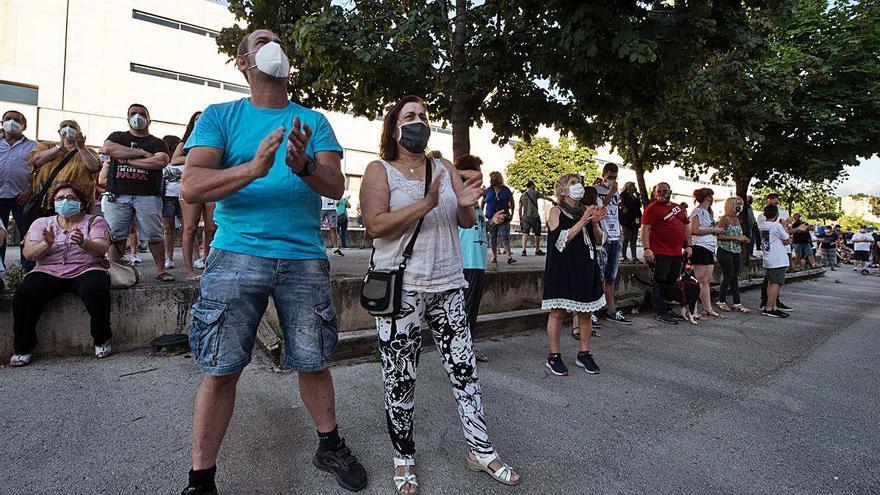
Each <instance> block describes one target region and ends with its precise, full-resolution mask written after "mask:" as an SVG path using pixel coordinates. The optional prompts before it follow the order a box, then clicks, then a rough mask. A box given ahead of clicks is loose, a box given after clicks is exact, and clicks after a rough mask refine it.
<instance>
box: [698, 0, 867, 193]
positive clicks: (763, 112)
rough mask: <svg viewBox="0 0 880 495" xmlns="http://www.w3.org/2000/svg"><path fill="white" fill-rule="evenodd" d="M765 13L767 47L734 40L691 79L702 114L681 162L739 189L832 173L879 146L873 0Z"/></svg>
mask: <svg viewBox="0 0 880 495" xmlns="http://www.w3.org/2000/svg"><path fill="white" fill-rule="evenodd" d="M771 21H772V22H771V24H770V25H771V27H772V31H771V34H770V36H769V40H770V50H769V51H768V52H767V54H766V56H755V53H754V52H750V51H741V50H737V49H734V50H731V51H728V52H725V53H723V54H721V55H719V56H718V57H715V58H713V59H711V60H710V62H709V63H708V64H706V66H705V67H703V68H702V69H701V71H700V72H699V73H698V75H697V77H696V78H695V80H694V87H695V93H694V94H695V95H697V100H698V102H699V106H700V107H701V108H704V109H706V110H707V111H706V112H705V113H706V115H707V116H709V118H706V119H703V120H702V121H700V122H699V125H698V126H694V127H693V128H691V129H688V130H687V137H686V139H687V148H686V149H687V152H686V153H685V156H684V157H683V159H682V162H681V164H682V166H684V167H685V168H686V169H693V170H698V171H701V172H706V171H709V170H713V171H714V175H715V179H716V180H728V179H732V180H733V181H734V182H735V183H736V186H737V194H738V195H740V196H744V195H745V194H747V192H748V188H749V186H750V184H752V183H753V182H755V181H758V182H759V183H760V184H762V185H765V186H768V187H782V186H784V185H785V183H786V182H790V181H802V182H825V181H834V180H839V179H841V178H842V177H843V176H844V170H845V167H846V166H848V165H849V166H855V165H858V159H859V157H869V156H871V155H873V154H874V153H876V152H877V151H878V150H880V99H878V98H877V94H878V92H880V59H878V57H877V53H878V52H880V2H878V1H877V0H866V1H861V2H844V1H832V2H828V1H826V0H798V1H795V2H793V4H792V9H791V10H790V11H789V12H788V13H786V14H784V15H776V16H774V17H772V18H771ZM754 22H763V21H758V20H755V21H754Z"/></svg>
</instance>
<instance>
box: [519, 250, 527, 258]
mask: <svg viewBox="0 0 880 495" xmlns="http://www.w3.org/2000/svg"><path fill="white" fill-rule="evenodd" d="M520 254H521V255H522V256H528V255H527V254H526V250H525V249H523V250H522V253H520Z"/></svg>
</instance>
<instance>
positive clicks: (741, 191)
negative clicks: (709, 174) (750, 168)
mask: <svg viewBox="0 0 880 495" xmlns="http://www.w3.org/2000/svg"><path fill="white" fill-rule="evenodd" d="M733 182H734V184H736V195H737V196H739V197H740V198H742V200H743V202H746V199H747V197H748V195H749V183H750V182H752V178H751V177H743V176H741V175H739V174H737V173H734V174H733Z"/></svg>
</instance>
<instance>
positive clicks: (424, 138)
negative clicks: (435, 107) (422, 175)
mask: <svg viewBox="0 0 880 495" xmlns="http://www.w3.org/2000/svg"><path fill="white" fill-rule="evenodd" d="M398 133H399V134H400V137H399V138H397V142H398V143H399V144H400V145H401V146H402V147H403V149H405V150H406V151H409V152H410V153H412V154H414V155H418V154H421V153H424V152H425V148H427V147H428V138H430V137H431V128H430V127H428V125H427V124H425V123H424V122H421V121H417V122H408V123H406V124H403V125H401V126H400V127H398Z"/></svg>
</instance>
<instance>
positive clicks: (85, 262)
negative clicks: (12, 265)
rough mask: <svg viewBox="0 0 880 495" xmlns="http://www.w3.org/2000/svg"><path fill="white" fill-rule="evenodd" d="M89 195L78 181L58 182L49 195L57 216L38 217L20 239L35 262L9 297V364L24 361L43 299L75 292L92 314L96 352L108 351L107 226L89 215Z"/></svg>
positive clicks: (34, 336)
mask: <svg viewBox="0 0 880 495" xmlns="http://www.w3.org/2000/svg"><path fill="white" fill-rule="evenodd" d="M90 199H91V198H89V197H88V196H87V195H86V193H85V192H83V190H82V189H80V188H79V186H77V185H76V184H73V183H65V184H59V185H58V186H57V187H56V188H55V191H54V193H53V194H52V204H53V205H54V207H55V211H56V212H57V214H56V215H53V216H51V217H43V218H38V219H37V220H35V221H34V222H33V223H32V224H31V227H30V229H29V230H28V232H27V235H26V236H25V238H24V251H23V252H24V256H25V257H26V258H27V259H29V260H31V261H34V262H36V267H34V269H33V270H32V271H30V272H29V273H28V274H27V275H26V276H25V277H24V279H22V281H21V284H20V285H19V286H18V289H17V290H16V291H15V295H14V296H13V297H12V314H13V325H12V327H13V333H14V334H15V338H14V346H15V354H14V355H13V356H12V359H10V361H9V364H10V366H15V367H18V366H25V365H27V364H28V363H29V362H30V361H31V351H32V350H33V348H34V347H36V345H37V322H38V321H39V320H40V316H41V315H42V314H43V308H44V307H45V305H46V303H48V302H49V301H51V300H52V299H55V298H56V297H58V296H60V295H61V294H64V293H65V292H74V293H77V294H78V295H79V297H80V299H82V301H83V303H84V304H85V306H86V310H87V311H88V313H89V316H90V317H91V332H92V338H93V339H94V342H95V356H97V357H98V358H104V357H107V356H109V355H110V352H111V348H110V337H111V333H110V276H109V275H108V274H107V269H106V268H105V265H104V255H105V254H107V249H109V248H110V228H109V226H108V225H107V222H106V221H105V220H104V219H103V218H102V217H99V216H92V215H89V214H88V212H89V208H88V205H89V204H90V202H89V200H90Z"/></svg>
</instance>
